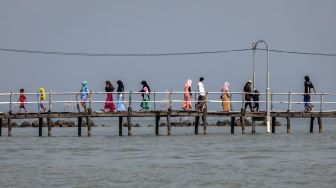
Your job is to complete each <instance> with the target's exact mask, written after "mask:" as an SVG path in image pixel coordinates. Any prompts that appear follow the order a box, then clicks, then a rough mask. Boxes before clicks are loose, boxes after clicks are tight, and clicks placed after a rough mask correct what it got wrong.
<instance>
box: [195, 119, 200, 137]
mask: <svg viewBox="0 0 336 188" xmlns="http://www.w3.org/2000/svg"><path fill="white" fill-rule="evenodd" d="M199 119H200V117H199V116H196V117H195V134H196V135H198V124H199Z"/></svg>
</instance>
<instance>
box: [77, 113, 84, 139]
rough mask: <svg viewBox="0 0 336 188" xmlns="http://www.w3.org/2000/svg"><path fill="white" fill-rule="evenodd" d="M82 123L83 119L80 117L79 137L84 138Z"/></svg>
mask: <svg viewBox="0 0 336 188" xmlns="http://www.w3.org/2000/svg"><path fill="white" fill-rule="evenodd" d="M82 122H83V119H82V117H78V136H79V137H81V136H82Z"/></svg>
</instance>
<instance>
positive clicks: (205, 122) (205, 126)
mask: <svg viewBox="0 0 336 188" xmlns="http://www.w3.org/2000/svg"><path fill="white" fill-rule="evenodd" d="M207 124H208V122H207V112H206V110H204V112H203V134H205V135H206V134H208V129H207Z"/></svg>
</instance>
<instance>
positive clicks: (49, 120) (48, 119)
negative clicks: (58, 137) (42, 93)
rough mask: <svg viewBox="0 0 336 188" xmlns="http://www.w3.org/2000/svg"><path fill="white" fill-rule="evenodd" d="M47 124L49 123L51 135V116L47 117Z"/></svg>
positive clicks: (49, 133) (49, 134)
mask: <svg viewBox="0 0 336 188" xmlns="http://www.w3.org/2000/svg"><path fill="white" fill-rule="evenodd" d="M47 124H48V136H49V137H50V136H51V118H50V116H49V117H48V118H47Z"/></svg>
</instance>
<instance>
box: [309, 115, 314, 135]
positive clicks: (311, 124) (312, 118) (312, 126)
mask: <svg viewBox="0 0 336 188" xmlns="http://www.w3.org/2000/svg"><path fill="white" fill-rule="evenodd" d="M314 119H315V118H314V117H311V118H310V133H313V132H314Z"/></svg>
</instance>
